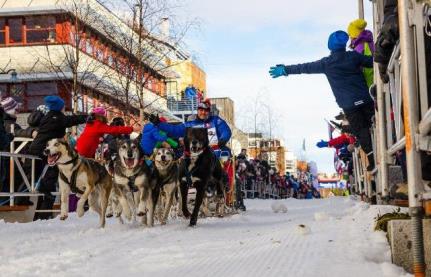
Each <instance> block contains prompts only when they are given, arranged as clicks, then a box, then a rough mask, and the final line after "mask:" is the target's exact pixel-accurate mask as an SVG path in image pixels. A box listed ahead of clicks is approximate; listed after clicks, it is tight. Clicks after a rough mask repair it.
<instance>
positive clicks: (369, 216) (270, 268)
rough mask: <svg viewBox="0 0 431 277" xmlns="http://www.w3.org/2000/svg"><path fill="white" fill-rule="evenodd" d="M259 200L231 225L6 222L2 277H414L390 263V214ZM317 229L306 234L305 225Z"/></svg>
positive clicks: (350, 204)
mask: <svg viewBox="0 0 431 277" xmlns="http://www.w3.org/2000/svg"><path fill="white" fill-rule="evenodd" d="M279 201H280V202H282V203H284V204H285V205H286V206H287V208H288V212H287V213H274V212H273V211H272V209H271V204H272V203H273V200H249V201H247V202H246V205H247V212H246V213H243V214H239V215H234V216H232V217H229V218H223V219H219V218H208V219H200V220H199V221H198V227H197V228H189V227H187V223H186V222H185V221H184V220H181V219H178V220H174V221H170V222H169V223H168V225H166V226H159V225H157V226H156V227H154V228H151V229H148V228H143V227H141V226H133V225H130V224H125V225H123V226H121V225H119V224H118V222H117V221H116V220H114V219H110V220H108V223H107V227H106V228H105V229H98V228H96V226H97V222H98V220H97V217H96V215H95V214H92V213H89V214H86V215H85V216H84V217H83V218H81V219H77V218H76V216H75V215H74V214H72V215H70V216H69V219H68V220H67V221H66V222H61V221H59V220H58V219H54V220H50V221H48V222H46V221H45V222H41V221H39V222H33V223H28V224H19V223H15V224H11V223H4V222H0V276H9V277H10V276H56V277H59V276H122V277H126V276H151V277H156V276H172V277H174V276H187V277H193V276H196V277H202V276H218V277H220V276H248V277H251V276H277V277H285V276H298V277H299V276H301V277H303V276H314V277H315V276H331V277H334V276H349V277H355V276H358V277H359V276H361V277H362V276H366V277H372V276H376V277H382V276H390V277H395V276H410V275H408V274H406V273H405V272H404V271H403V270H402V269H400V268H398V267H395V266H394V265H392V264H391V263H390V252H389V246H388V244H387V242H386V239H385V236H384V234H383V233H376V232H372V224H373V218H374V217H375V215H376V214H377V213H378V212H386V211H392V208H389V207H384V206H371V207H370V206H369V205H368V204H365V203H361V202H357V201H354V200H351V199H350V198H330V199H322V200H296V199H288V200H279ZM299 224H304V225H306V226H307V227H309V228H310V230H311V231H310V233H309V234H305V235H304V234H301V232H299V231H298V225H299Z"/></svg>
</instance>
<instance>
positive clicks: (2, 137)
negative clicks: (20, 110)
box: [0, 107, 13, 151]
mask: <svg viewBox="0 0 431 277" xmlns="http://www.w3.org/2000/svg"><path fill="white" fill-rule="evenodd" d="M6 115H7V114H6V113H5V112H4V110H3V108H2V107H0V151H4V150H6V149H7V148H8V146H9V143H10V142H11V140H12V139H13V136H12V135H11V134H10V133H8V132H6V128H5V126H4V117H5V116H6Z"/></svg>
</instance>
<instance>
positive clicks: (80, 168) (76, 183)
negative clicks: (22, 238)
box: [44, 139, 112, 228]
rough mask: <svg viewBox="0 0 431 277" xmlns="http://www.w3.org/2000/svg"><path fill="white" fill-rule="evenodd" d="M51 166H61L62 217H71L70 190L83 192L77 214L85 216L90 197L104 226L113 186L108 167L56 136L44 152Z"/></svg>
mask: <svg viewBox="0 0 431 277" xmlns="http://www.w3.org/2000/svg"><path fill="white" fill-rule="evenodd" d="M44 153H45V155H46V156H47V157H48V165H49V166H55V165H57V167H58V170H59V177H58V183H59V186H60V195H61V213H60V219H61V220H65V219H66V218H67V212H68V210H69V194H70V191H72V192H74V193H77V194H80V195H81V196H80V199H79V201H78V206H77V209H76V213H77V215H78V217H81V216H83V215H84V204H85V201H87V199H88V203H89V205H90V208H92V209H93V210H94V211H96V212H97V213H98V214H99V222H100V227H102V228H103V227H105V214H106V207H107V206H108V198H109V194H110V192H111V188H112V178H111V176H109V174H108V172H107V171H106V169H105V168H104V167H103V166H102V165H100V164H99V163H97V162H96V161H94V160H90V159H86V158H82V157H79V156H78V154H77V153H76V152H75V151H74V150H73V149H72V148H71V147H70V146H69V144H68V143H67V142H66V141H65V140H63V139H52V140H50V141H49V142H48V143H47V146H46V148H45V151H44Z"/></svg>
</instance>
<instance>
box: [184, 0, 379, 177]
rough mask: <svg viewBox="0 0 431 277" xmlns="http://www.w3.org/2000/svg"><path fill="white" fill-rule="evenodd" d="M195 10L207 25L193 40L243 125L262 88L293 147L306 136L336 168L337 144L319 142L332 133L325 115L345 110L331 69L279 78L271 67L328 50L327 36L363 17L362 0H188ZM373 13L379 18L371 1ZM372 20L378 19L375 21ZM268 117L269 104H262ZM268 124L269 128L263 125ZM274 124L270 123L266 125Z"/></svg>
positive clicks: (217, 92) (319, 158) (323, 165)
mask: <svg viewBox="0 0 431 277" xmlns="http://www.w3.org/2000/svg"><path fill="white" fill-rule="evenodd" d="M185 2H186V6H185V9H184V10H185V11H187V13H188V16H189V17H190V18H192V17H199V18H200V20H201V22H202V24H201V26H200V28H199V29H200V31H196V32H192V33H190V34H189V35H188V37H187V44H188V47H189V49H190V50H191V52H192V53H193V55H194V56H195V57H196V58H197V59H198V61H199V64H200V65H201V66H202V67H203V69H204V70H205V71H206V73H207V86H208V93H209V96H210V97H225V96H228V97H230V98H232V99H233V100H234V101H235V108H236V121H237V123H238V125H239V126H250V125H251V124H252V122H251V121H250V120H247V118H248V117H249V116H248V114H249V113H250V112H252V110H253V109H252V108H250V107H249V106H251V105H252V103H253V100H254V99H255V98H256V96H257V95H260V97H259V98H260V99H261V100H262V101H263V102H265V103H266V104H267V106H268V107H270V109H271V111H272V113H273V114H274V115H276V116H277V120H276V121H277V123H276V128H275V129H276V130H275V134H277V135H278V136H279V137H280V138H282V139H284V141H285V144H286V146H287V148H288V150H291V151H294V152H295V153H296V154H299V152H300V149H301V147H302V140H303V139H304V138H305V139H306V149H307V152H306V154H307V158H308V159H309V160H314V161H316V162H317V164H318V167H319V171H321V172H333V171H334V168H333V162H332V161H333V150H331V149H318V148H317V147H316V146H315V144H316V142H318V141H319V140H320V139H325V140H327V139H328V131H327V125H326V123H325V121H324V119H325V118H326V119H333V117H334V116H335V115H336V114H338V113H339V111H340V109H339V108H338V107H337V105H336V103H335V100H334V96H333V95H332V92H331V90H330V87H329V84H328V83H327V80H326V78H325V76H323V75H297V76H289V77H287V78H286V77H282V78H278V79H275V80H274V79H271V78H270V76H269V74H268V70H269V67H270V66H272V65H276V64H280V63H283V64H291V63H302V62H308V61H314V60H317V59H320V58H321V57H323V56H325V55H328V54H329V50H328V49H327V37H328V35H329V34H330V33H331V32H333V31H335V30H339V29H340V30H345V29H346V28H347V25H348V23H349V22H350V21H351V20H353V19H356V18H357V14H358V11H357V3H358V2H357V1H356V0H343V1H340V0H326V1H321V0H306V1H293V0H265V1H261V0H218V1H213V0H185ZM364 3H365V5H366V18H367V19H369V18H371V16H372V15H371V4H370V2H369V1H364ZM369 25H370V26H369V27H370V28H371V27H372V26H371V22H370V21H369ZM259 110H260V113H259V114H260V116H261V117H262V118H263V117H264V116H265V114H266V113H267V110H268V109H267V108H264V107H261V108H259ZM261 129H263V130H261V131H268V130H267V129H268V128H267V126H262V127H261ZM265 129H266V130H265Z"/></svg>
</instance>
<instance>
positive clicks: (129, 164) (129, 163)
mask: <svg viewBox="0 0 431 277" xmlns="http://www.w3.org/2000/svg"><path fill="white" fill-rule="evenodd" d="M125 162H126V165H127V166H128V167H133V165H134V164H135V159H126V160H125Z"/></svg>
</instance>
